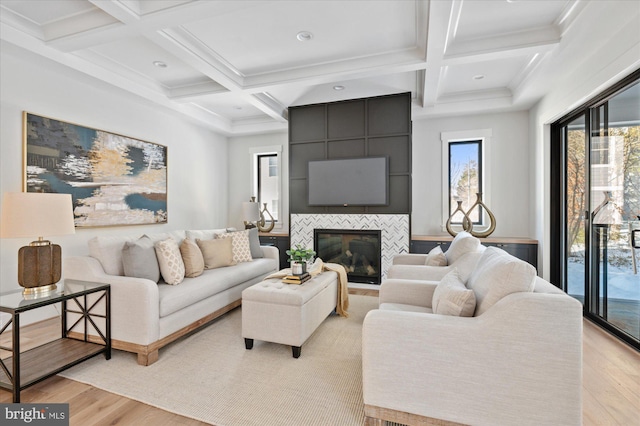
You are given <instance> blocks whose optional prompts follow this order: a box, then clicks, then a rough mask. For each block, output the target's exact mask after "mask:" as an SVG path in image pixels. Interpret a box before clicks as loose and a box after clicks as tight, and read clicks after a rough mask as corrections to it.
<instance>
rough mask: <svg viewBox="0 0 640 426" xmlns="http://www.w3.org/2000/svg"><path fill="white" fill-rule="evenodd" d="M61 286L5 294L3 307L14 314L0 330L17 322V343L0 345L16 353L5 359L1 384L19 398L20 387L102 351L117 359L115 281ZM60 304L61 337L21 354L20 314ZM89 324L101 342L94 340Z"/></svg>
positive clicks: (0, 297)
mask: <svg viewBox="0 0 640 426" xmlns="http://www.w3.org/2000/svg"><path fill="white" fill-rule="evenodd" d="M58 287H59V288H58V289H56V290H54V291H52V292H50V293H46V294H44V295H41V296H39V297H34V298H31V297H29V296H24V295H23V294H22V290H16V291H12V292H8V293H2V294H0V312H6V313H8V314H10V315H11V319H10V320H9V321H8V322H7V323H6V324H4V325H3V326H2V328H1V329H0V337H1V336H2V334H3V333H4V332H5V331H7V329H8V328H9V326H11V330H10V332H11V347H7V346H2V345H0V349H2V350H5V351H9V352H11V354H12V356H10V357H7V358H3V359H0V369H1V371H0V388H2V389H6V390H9V391H11V392H13V402H15V403H17V402H20V391H22V390H23V389H25V388H28V387H29V386H31V385H34V384H36V383H38V382H40V381H42V380H44V379H46V378H48V377H51V376H53V375H55V374H57V373H59V372H61V371H63V370H66V369H67V368H70V367H72V366H74V365H76V364H79V363H81V362H83V361H85V360H87V359H89V358H92V357H94V356H96V355H98V354H101V353H102V354H104V356H105V358H106V359H111V286H110V285H109V284H103V283H92V282H86V281H77V280H64V284H63V285H60V283H59V284H58ZM60 287H61V288H60ZM57 303H61V304H62V312H61V322H62V326H61V329H62V333H61V337H60V338H59V339H56V340H53V341H51V342H48V343H45V344H43V345H40V346H38V347H35V348H32V349H29V350H27V351H24V352H22V353H21V352H20V314H22V313H24V312H28V311H31V310H34V309H38V308H42V307H44V306H50V305H54V304H57ZM89 327H91V328H93V329H94V330H95V331H96V333H97V334H98V335H99V336H100V339H99V340H101V341H100V342H93V341H89V336H88V333H87V330H88V329H89ZM74 329H77V330H82V332H81V335H83V336H84V339H75V338H70V337H69V333H70V332H72V331H74ZM75 334H77V333H75ZM92 340H95V339H92Z"/></svg>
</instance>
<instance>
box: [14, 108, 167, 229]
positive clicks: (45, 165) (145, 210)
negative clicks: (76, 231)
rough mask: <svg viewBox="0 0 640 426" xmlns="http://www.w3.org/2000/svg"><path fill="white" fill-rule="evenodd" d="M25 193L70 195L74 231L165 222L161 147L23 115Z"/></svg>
mask: <svg viewBox="0 0 640 426" xmlns="http://www.w3.org/2000/svg"><path fill="white" fill-rule="evenodd" d="M23 138H24V147H23V149H24V151H23V152H24V176H23V190H24V191H26V192H53V193H63V194H71V197H72V199H73V210H74V216H75V218H74V220H75V226H76V228H85V227H102V226H121V225H143V224H157V223H167V147H166V146H163V145H158V144H156V143H152V142H146V141H142V140H139V139H134V138H130V137H127V136H122V135H118V134H114V133H110V132H106V131H104V130H97V129H92V128H89V127H83V126H79V125H77V124H72V123H67V122H64V121H60V120H55V119H52V118H48V117H42V116H39V115H35V114H31V113H29V112H26V111H25V112H24V113H23Z"/></svg>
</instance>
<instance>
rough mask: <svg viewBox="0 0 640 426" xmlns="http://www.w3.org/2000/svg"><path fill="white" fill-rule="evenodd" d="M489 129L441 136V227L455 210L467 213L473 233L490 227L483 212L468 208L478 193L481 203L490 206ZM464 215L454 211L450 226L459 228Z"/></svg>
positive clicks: (478, 209)
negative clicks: (480, 195)
mask: <svg viewBox="0 0 640 426" xmlns="http://www.w3.org/2000/svg"><path fill="white" fill-rule="evenodd" d="M492 137H493V130H492V129H477V130H461V131H454V132H442V133H440V140H441V142H442V228H443V230H444V229H445V223H446V222H447V220H448V219H449V217H451V215H452V214H453V212H455V211H456V209H457V208H458V201H460V203H461V208H462V210H464V211H465V212H466V213H468V214H469V218H470V219H471V221H472V222H473V224H474V227H473V229H474V230H483V229H486V227H487V226H488V225H489V223H488V216H487V215H486V212H485V211H484V209H481V208H478V207H476V208H474V209H473V210H471V207H473V205H474V204H475V203H476V201H477V199H478V195H477V194H479V193H481V194H482V201H483V202H484V203H485V204H486V205H489V206H490V205H491V190H490V188H491V181H490V179H491V174H490V170H488V169H485V167H484V164H485V159H487V158H491V138H492ZM463 217H464V215H463V214H462V213H460V212H457V213H456V214H455V215H454V216H453V217H452V218H451V223H452V224H454V225H456V229H457V230H461V229H462V226H461V225H462V219H463Z"/></svg>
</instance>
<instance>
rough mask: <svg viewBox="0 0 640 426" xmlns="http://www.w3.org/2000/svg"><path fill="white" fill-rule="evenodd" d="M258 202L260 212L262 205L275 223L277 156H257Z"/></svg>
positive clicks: (277, 185)
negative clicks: (265, 205)
mask: <svg viewBox="0 0 640 426" xmlns="http://www.w3.org/2000/svg"><path fill="white" fill-rule="evenodd" d="M257 160H258V161H257V168H258V169H257V173H256V176H257V178H258V182H257V183H258V202H259V203H260V209H261V210H262V208H263V206H264V204H265V203H266V204H267V209H268V210H269V213H271V216H273V218H274V219H275V220H276V221H277V220H278V214H279V211H278V210H279V208H278V205H279V193H280V191H279V187H280V180H279V174H280V173H279V171H278V168H279V164H278V154H275V153H273V154H261V155H258V156H257Z"/></svg>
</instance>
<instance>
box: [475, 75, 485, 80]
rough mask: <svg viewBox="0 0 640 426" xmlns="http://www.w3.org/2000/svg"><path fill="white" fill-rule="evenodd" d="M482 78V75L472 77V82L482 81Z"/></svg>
mask: <svg viewBox="0 0 640 426" xmlns="http://www.w3.org/2000/svg"><path fill="white" fill-rule="evenodd" d="M483 78H484V75H482V74H478V75H474V76H473V79H474V80H482V79H483Z"/></svg>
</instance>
